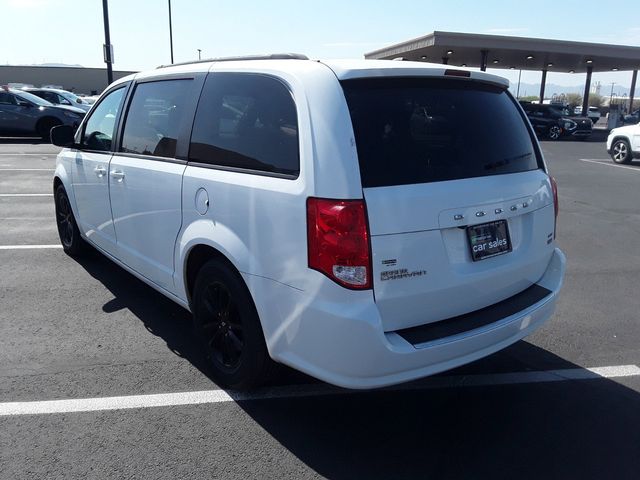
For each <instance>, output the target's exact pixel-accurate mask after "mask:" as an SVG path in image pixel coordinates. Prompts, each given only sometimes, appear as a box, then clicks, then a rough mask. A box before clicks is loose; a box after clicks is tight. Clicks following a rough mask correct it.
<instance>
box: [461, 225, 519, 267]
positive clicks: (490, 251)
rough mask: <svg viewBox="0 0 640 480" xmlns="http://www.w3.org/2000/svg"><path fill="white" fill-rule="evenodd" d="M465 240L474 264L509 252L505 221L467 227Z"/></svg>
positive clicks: (507, 230) (509, 240)
mask: <svg viewBox="0 0 640 480" xmlns="http://www.w3.org/2000/svg"><path fill="white" fill-rule="evenodd" d="M467 238H468V239H469V247H470V249H471V258H472V259H473V261H474V262H477V261H478V260H484V259H486V258H491V257H495V256H496V255H502V254H503V253H507V252H510V251H511V239H510V238H509V227H508V225H507V221H506V220H498V221H495V222H490V223H483V224H481V225H473V226H471V227H467Z"/></svg>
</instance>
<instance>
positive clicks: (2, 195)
mask: <svg viewBox="0 0 640 480" xmlns="http://www.w3.org/2000/svg"><path fill="white" fill-rule="evenodd" d="M0 197H53V193H0Z"/></svg>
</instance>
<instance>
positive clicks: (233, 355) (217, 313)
mask: <svg viewBox="0 0 640 480" xmlns="http://www.w3.org/2000/svg"><path fill="white" fill-rule="evenodd" d="M202 301H203V303H204V309H205V311H206V317H205V318H204V319H203V322H202V325H201V329H202V333H203V335H204V337H205V338H204V340H205V341H206V344H207V347H208V353H209V354H210V358H211V360H212V361H214V362H215V363H216V366H217V368H219V369H221V370H224V371H226V372H229V373H232V372H234V371H236V370H237V369H238V367H239V366H240V359H241V357H242V349H243V347H244V334H243V332H242V330H243V328H242V320H241V319H240V316H239V314H238V309H237V307H236V304H235V301H234V299H233V298H232V296H231V292H229V289H228V288H227V287H226V286H225V285H224V284H222V283H220V282H212V283H210V284H208V285H207V286H206V287H205V291H204V294H203V296H202Z"/></svg>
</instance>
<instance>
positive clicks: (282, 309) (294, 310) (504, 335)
mask: <svg viewBox="0 0 640 480" xmlns="http://www.w3.org/2000/svg"><path fill="white" fill-rule="evenodd" d="M565 262H566V260H565V256H564V254H563V253H562V252H561V251H560V250H559V249H557V248H556V249H555V251H554V253H553V256H552V257H551V260H550V262H549V265H548V267H547V270H546V271H545V273H544V275H543V276H542V278H541V279H540V280H539V281H538V282H537V285H539V286H540V287H543V288H544V289H547V290H548V291H549V292H550V293H549V294H548V295H546V296H545V297H544V298H541V299H540V300H539V301H537V302H535V303H534V304H532V305H530V306H528V307H527V308H524V309H522V310H520V311H517V312H516V313H513V314H511V315H508V316H506V317H504V318H499V319H498V320H496V321H492V322H491V323H488V324H487V323H485V324H483V325H482V326H481V327H478V328H472V329H471V330H466V331H463V332H458V333H456V334H454V335H451V336H445V337H440V338H437V339H435V340H431V341H427V342H424V343H418V344H415V345H413V344H411V343H410V342H409V341H407V340H406V339H405V338H404V337H403V336H402V335H401V334H400V333H398V332H384V331H383V330H382V322H381V321H380V318H379V314H378V312H377V308H376V306H375V302H373V298H372V296H371V297H367V296H365V295H362V296H360V297H358V298H357V299H355V301H350V302H348V303H339V304H337V303H334V302H328V301H326V299H325V300H320V299H318V296H312V295H309V294H308V293H307V292H301V291H298V290H293V289H291V287H287V286H285V285H282V284H276V283H275V282H272V281H270V280H265V279H259V278H257V277H251V276H246V277H245V279H246V280H247V282H248V283H249V284H250V289H251V291H252V293H253V295H254V299H255V300H256V306H257V308H258V312H259V314H260V317H261V320H262V323H263V329H264V331H265V337H266V339H267V344H268V347H269V352H270V354H271V356H272V357H273V358H274V359H275V360H277V361H279V362H282V363H285V364H287V365H290V366H292V367H293V368H296V369H298V370H301V371H303V372H305V373H307V374H309V375H312V376H314V377H316V378H319V379H321V380H324V381H326V382H329V383H332V384H334V385H339V386H342V387H346V388H359V389H365V388H377V387H384V386H388V385H393V384H397V383H402V382H407V381H410V380H415V379H418V378H421V377H425V376H428V375H433V374H435V373H439V372H442V371H445V370H449V369H452V368H455V367H458V366H460V365H464V364H466V363H469V362H472V361H474V360H477V359H479V358H482V357H485V356H487V355H490V354H492V353H494V352H496V351H498V350H501V349H503V348H505V347H507V346H509V345H511V344H513V343H515V342H517V341H518V340H520V339H522V338H524V337H526V336H527V335H529V334H530V333H532V332H533V331H534V330H536V329H538V328H539V327H540V326H541V325H542V324H543V323H544V322H546V321H547V320H548V319H549V318H550V317H551V315H552V314H553V311H554V309H555V303H556V298H557V295H558V293H559V291H560V288H561V287H562V283H563V279H564V271H565ZM265 281H268V282H271V285H270V286H267V285H264V282H265ZM261 285H262V286H261ZM276 285H277V286H276ZM265 288H267V289H268V290H269V291H270V292H271V294H268V293H267V291H266V290H265ZM273 288H276V289H287V291H286V292H284V291H281V292H280V294H275V295H274V291H273ZM294 292H295V293H294ZM360 293H363V294H364V293H365V292H360ZM296 297H297V298H296ZM289 298H291V300H289ZM288 302H294V304H291V305H289V306H287V303H288ZM277 317H279V318H277ZM401 333H402V332H401Z"/></svg>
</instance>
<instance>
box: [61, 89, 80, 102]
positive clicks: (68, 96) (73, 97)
mask: <svg viewBox="0 0 640 480" xmlns="http://www.w3.org/2000/svg"><path fill="white" fill-rule="evenodd" d="M60 95H62V96H63V97H64V98H66V99H67V100H69V101H70V102H71V103H85V101H84V99H83V98H82V97H79V96H77V95H76V94H75V93H71V92H67V91H66V90H65V91H64V92H60ZM78 100H80V101H78Z"/></svg>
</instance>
